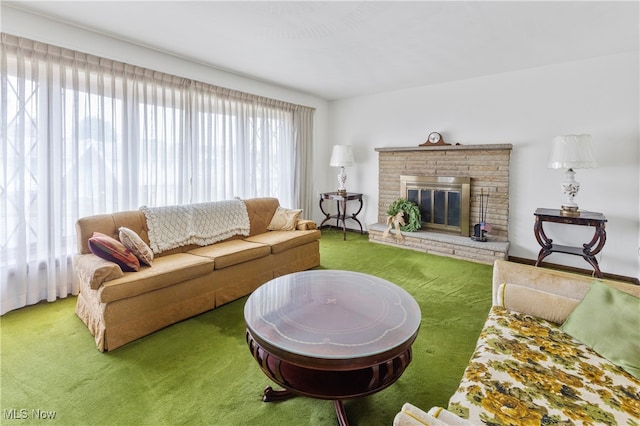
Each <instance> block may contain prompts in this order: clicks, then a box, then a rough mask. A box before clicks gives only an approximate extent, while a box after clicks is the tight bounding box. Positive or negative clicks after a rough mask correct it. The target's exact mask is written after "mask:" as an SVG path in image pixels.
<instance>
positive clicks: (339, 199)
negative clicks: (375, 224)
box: [320, 192, 363, 240]
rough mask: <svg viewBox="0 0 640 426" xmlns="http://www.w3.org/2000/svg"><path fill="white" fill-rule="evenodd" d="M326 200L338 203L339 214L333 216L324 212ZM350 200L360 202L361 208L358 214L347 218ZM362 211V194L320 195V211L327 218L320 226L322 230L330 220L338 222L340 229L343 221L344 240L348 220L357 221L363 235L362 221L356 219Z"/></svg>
mask: <svg viewBox="0 0 640 426" xmlns="http://www.w3.org/2000/svg"><path fill="white" fill-rule="evenodd" d="M324 200H333V201H335V202H336V206H337V209H338V212H337V214H334V215H332V214H330V213H327V212H325V211H324V209H323V208H322V202H323V201H324ZM350 200H358V201H360V207H359V208H358V211H357V212H355V213H353V214H352V215H350V216H347V201H350ZM361 210H362V194H358V193H355V192H347V193H346V194H340V193H338V192H323V193H322V194H320V211H321V212H322V214H324V216H325V218H324V220H323V221H322V223H321V224H320V229H322V226H323V225H324V224H325V222H327V221H328V220H329V219H335V220H336V227H338V226H339V225H340V222H341V221H342V239H343V240H346V239H347V225H346V223H345V222H346V220H347V219H351V220H355V221H356V222H357V223H358V225H359V226H360V233H361V234H362V233H363V229H362V223H360V221H359V220H358V219H357V218H356V216H358V214H359V213H360V211H361Z"/></svg>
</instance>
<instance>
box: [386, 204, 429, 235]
mask: <svg viewBox="0 0 640 426" xmlns="http://www.w3.org/2000/svg"><path fill="white" fill-rule="evenodd" d="M400 211H403V212H404V222H405V224H404V225H403V226H401V227H400V229H401V230H403V231H405V232H415V231H417V230H418V229H420V228H422V223H421V222H422V220H421V219H422V218H421V216H420V209H419V208H418V205H417V204H416V203H412V202H411V201H409V200H407V199H404V198H399V199H397V200H395V201H394V202H393V203H391V205H390V206H389V208H388V209H387V214H388V215H389V216H395V215H396V214H398V213H399V212H400Z"/></svg>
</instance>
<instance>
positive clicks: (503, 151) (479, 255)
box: [368, 144, 512, 264]
mask: <svg viewBox="0 0 640 426" xmlns="http://www.w3.org/2000/svg"><path fill="white" fill-rule="evenodd" d="M511 149H512V145H511V144H491V145H448V146H416V147H393V148H376V151H377V152H378V153H379V168H378V170H379V179H378V185H379V187H378V200H379V201H378V223H375V224H372V225H369V226H368V230H369V240H370V241H372V242H376V243H382V244H388V245H394V246H401V247H406V248H410V249H414V250H420V251H425V252H427V253H433V254H438V255H442V256H449V257H454V258H458V259H465V260H471V261H475V262H480V263H488V264H491V263H493V261H494V260H496V259H507V258H508V250H509V235H508V232H509V165H510V156H511ZM406 175H410V176H453V177H464V178H470V183H471V185H470V188H471V189H470V192H471V194H470V208H469V222H470V223H469V227H470V232H469V235H473V226H474V225H475V224H477V223H478V222H479V218H480V211H481V209H480V206H481V204H480V194H481V193H484V194H489V198H488V204H487V205H486V206H485V207H486V216H485V221H486V222H487V223H488V224H491V231H490V232H488V233H487V235H486V237H487V241H486V242H481V241H474V240H473V239H472V238H470V237H465V236H461V235H452V234H451V233H447V232H437V231H431V230H430V231H424V230H420V231H417V232H403V235H404V238H403V239H402V240H398V239H396V237H395V235H394V234H393V232H395V231H393V232H392V233H390V234H389V235H388V236H387V237H383V232H384V231H385V229H386V227H387V226H386V219H387V214H386V211H387V209H388V207H389V205H390V204H391V203H392V202H393V201H395V200H396V199H398V198H403V197H405V196H406V195H404V194H402V188H401V176H406Z"/></svg>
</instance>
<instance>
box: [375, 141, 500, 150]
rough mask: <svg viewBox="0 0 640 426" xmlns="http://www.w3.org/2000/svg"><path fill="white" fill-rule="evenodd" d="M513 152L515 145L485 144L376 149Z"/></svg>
mask: <svg viewBox="0 0 640 426" xmlns="http://www.w3.org/2000/svg"><path fill="white" fill-rule="evenodd" d="M505 149H508V150H511V149H513V145H512V144H510V143H503V144H484V145H436V146H403V147H398V146H392V147H386V148H376V151H378V152H403V151H490V150H505Z"/></svg>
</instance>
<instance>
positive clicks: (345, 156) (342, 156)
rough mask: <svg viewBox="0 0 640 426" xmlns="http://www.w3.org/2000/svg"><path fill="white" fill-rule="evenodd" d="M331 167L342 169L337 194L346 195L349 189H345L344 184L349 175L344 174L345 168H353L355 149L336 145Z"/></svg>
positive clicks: (332, 154)
mask: <svg viewBox="0 0 640 426" xmlns="http://www.w3.org/2000/svg"><path fill="white" fill-rule="evenodd" d="M329 165H330V166H331V167H340V174H338V191H337V192H338V194H340V195H345V194H346V193H347V189H346V188H345V187H344V183H345V182H346V181H347V175H346V174H345V173H344V168H345V167H349V166H353V149H352V148H351V145H334V146H333V151H332V152H331V161H330V162H329Z"/></svg>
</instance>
